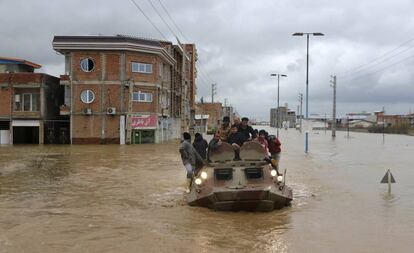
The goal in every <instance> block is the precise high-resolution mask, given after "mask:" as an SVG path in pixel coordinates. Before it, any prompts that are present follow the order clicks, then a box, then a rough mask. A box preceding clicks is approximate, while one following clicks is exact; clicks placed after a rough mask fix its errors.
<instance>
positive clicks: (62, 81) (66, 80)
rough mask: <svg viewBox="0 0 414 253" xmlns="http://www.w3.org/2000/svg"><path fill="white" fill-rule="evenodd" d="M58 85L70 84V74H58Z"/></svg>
mask: <svg viewBox="0 0 414 253" xmlns="http://www.w3.org/2000/svg"><path fill="white" fill-rule="evenodd" d="M60 85H70V76H69V75H60Z"/></svg>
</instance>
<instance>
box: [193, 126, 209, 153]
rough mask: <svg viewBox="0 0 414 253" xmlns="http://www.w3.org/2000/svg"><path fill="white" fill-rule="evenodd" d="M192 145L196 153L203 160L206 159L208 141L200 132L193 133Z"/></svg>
mask: <svg viewBox="0 0 414 253" xmlns="http://www.w3.org/2000/svg"><path fill="white" fill-rule="evenodd" d="M193 147H194V148H195V150H196V151H197V153H198V154H199V155H200V156H201V158H203V160H206V159H207V148H208V143H207V141H206V140H205V139H204V138H203V135H202V134H200V133H196V134H195V135H194V142H193Z"/></svg>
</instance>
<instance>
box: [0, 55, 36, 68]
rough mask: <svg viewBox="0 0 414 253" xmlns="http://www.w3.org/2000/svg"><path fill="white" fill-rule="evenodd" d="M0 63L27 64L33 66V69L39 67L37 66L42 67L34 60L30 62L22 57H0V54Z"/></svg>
mask: <svg viewBox="0 0 414 253" xmlns="http://www.w3.org/2000/svg"><path fill="white" fill-rule="evenodd" d="M0 64H21V65H27V66H30V67H33V68H35V69H39V68H41V67H42V66H41V65H39V64H36V63H34V62H30V61H26V60H23V59H17V58H9V57H1V56H0Z"/></svg>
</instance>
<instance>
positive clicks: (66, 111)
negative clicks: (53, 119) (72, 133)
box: [59, 105, 70, 116]
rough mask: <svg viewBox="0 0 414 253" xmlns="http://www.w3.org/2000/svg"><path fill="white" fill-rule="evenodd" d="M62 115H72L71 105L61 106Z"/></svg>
mask: <svg viewBox="0 0 414 253" xmlns="http://www.w3.org/2000/svg"><path fill="white" fill-rule="evenodd" d="M59 108H60V112H59V114H60V115H62V116H63V115H70V107H69V106H67V105H61V106H60V107H59Z"/></svg>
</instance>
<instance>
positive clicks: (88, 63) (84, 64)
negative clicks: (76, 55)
mask: <svg viewBox="0 0 414 253" xmlns="http://www.w3.org/2000/svg"><path fill="white" fill-rule="evenodd" d="M80 63H81V64H80V66H81V69H82V71H84V72H91V71H92V70H93V68H94V67H95V63H94V62H93V60H92V59H91V58H84V59H82V60H81V62H80Z"/></svg>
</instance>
